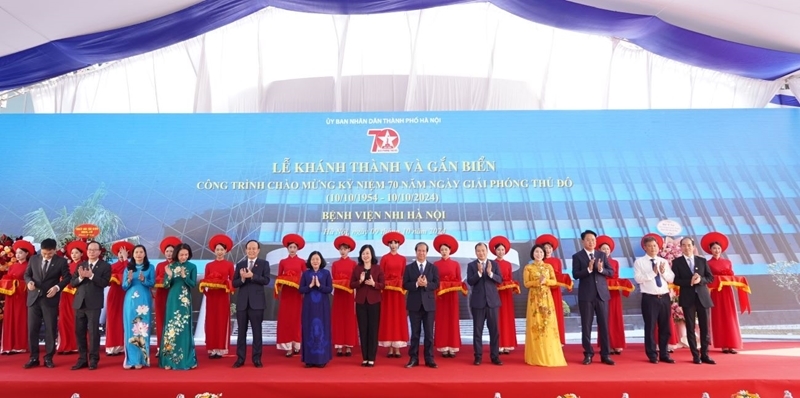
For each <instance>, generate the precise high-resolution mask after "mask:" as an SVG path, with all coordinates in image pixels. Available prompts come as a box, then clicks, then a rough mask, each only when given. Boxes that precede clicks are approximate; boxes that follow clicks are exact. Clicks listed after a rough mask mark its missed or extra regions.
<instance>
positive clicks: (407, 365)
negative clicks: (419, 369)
mask: <svg viewBox="0 0 800 398" xmlns="http://www.w3.org/2000/svg"><path fill="white" fill-rule="evenodd" d="M414 366H419V361H416V360H414V359H412V360H410V361H408V363H407V364H406V367H407V368H413V367H414Z"/></svg>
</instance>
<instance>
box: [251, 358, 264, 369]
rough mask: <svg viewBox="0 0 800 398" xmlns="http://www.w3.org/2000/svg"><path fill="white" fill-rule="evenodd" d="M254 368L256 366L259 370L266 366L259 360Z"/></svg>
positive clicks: (254, 362) (254, 364)
mask: <svg viewBox="0 0 800 398" xmlns="http://www.w3.org/2000/svg"><path fill="white" fill-rule="evenodd" d="M253 366H255V367H257V368H263V367H264V364H262V363H261V360H260V359H259V360H258V361H253Z"/></svg>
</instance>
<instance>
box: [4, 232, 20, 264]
mask: <svg viewBox="0 0 800 398" xmlns="http://www.w3.org/2000/svg"><path fill="white" fill-rule="evenodd" d="M19 239H22V237H19V238H17V240H19ZM13 246H14V239H13V238H12V237H10V236H8V235H6V234H3V235H1V236H0V272H5V271H8V267H10V266H11V265H12V264H14V263H16V262H17V256H16V253H14V249H13Z"/></svg>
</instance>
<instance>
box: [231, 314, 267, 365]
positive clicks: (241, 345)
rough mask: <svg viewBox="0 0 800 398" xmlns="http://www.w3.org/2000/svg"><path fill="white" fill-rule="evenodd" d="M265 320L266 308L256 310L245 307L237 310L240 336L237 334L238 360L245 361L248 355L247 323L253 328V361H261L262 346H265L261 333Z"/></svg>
mask: <svg viewBox="0 0 800 398" xmlns="http://www.w3.org/2000/svg"><path fill="white" fill-rule="evenodd" d="M263 321H264V310H254V309H252V308H243V309H239V310H237V311H236V324H237V330H238V336H236V360H237V361H239V362H244V359H245V357H247V324H248V323H249V324H250V329H252V330H253V362H260V361H261V348H262V347H263V345H264V343H263V341H264V340H263V336H262V335H261V323H262V322H263Z"/></svg>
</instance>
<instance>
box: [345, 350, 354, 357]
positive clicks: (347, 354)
mask: <svg viewBox="0 0 800 398" xmlns="http://www.w3.org/2000/svg"><path fill="white" fill-rule="evenodd" d="M351 355H353V352H352V351H347V352H345V353H344V356H346V357H349V356H351Z"/></svg>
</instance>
